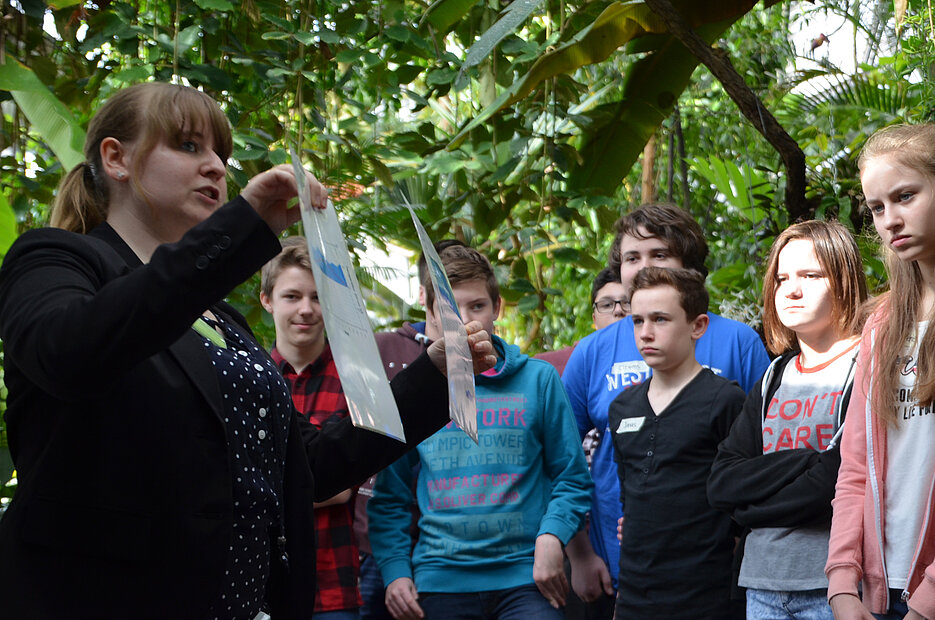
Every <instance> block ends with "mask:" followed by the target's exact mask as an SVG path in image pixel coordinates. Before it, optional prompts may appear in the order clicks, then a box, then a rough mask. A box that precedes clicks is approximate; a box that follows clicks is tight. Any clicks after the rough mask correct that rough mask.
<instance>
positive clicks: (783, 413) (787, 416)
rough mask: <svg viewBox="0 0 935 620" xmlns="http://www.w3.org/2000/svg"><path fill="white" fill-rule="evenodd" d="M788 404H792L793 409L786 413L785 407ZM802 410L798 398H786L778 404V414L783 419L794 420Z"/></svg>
mask: <svg viewBox="0 0 935 620" xmlns="http://www.w3.org/2000/svg"><path fill="white" fill-rule="evenodd" d="M788 405H794V406H795V411H793V412H792V413H787V412H786V409H787V408H788V407H787V406H788ZM801 410H802V401H800V400H787V401H786V402H784V403H783V404H781V405H779V415H780V416H782V419H783V420H794V419H796V418H797V417H799V412H800V411H801Z"/></svg>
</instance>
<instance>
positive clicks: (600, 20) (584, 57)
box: [448, 0, 756, 148]
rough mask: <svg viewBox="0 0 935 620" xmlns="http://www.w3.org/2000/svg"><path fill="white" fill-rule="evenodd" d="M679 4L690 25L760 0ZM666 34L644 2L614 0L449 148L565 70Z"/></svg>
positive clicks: (732, 16)
mask: <svg viewBox="0 0 935 620" xmlns="http://www.w3.org/2000/svg"><path fill="white" fill-rule="evenodd" d="M673 4H674V5H675V6H676V8H678V9H679V10H680V12H681V13H682V15H683V17H684V18H685V19H686V21H688V23H689V24H692V25H693V26H700V25H704V24H712V23H719V22H722V21H728V22H729V23H732V22H733V21H734V20H736V19H738V18H739V17H741V16H742V15H744V14H746V13H747V12H748V11H749V10H750V9H751V8H752V7H753V6H754V5H755V4H756V0H726V1H722V2H716V3H709V2H696V0H676V1H675V2H673ZM665 32H666V27H665V24H664V23H663V22H662V20H661V19H660V18H659V17H658V16H656V14H655V13H653V12H652V10H651V9H650V8H649V7H648V6H646V5H645V4H644V3H643V2H614V3H612V4H610V5H609V6H608V7H607V8H606V9H604V11H603V12H602V13H601V14H600V15H599V16H598V17H597V19H595V20H594V21H593V22H592V23H591V24H590V25H588V26H586V27H585V28H583V29H582V30H581V31H580V32H578V34H576V35H575V36H574V37H573V38H572V39H571V40H569V41H568V42H567V43H565V44H563V45H561V46H559V47H558V48H556V49H555V50H554V51H551V52H548V53H546V54H544V55H543V56H541V57H540V58H539V60H537V61H536V62H535V63H534V64H533V66H532V68H530V69H529V71H528V72H527V73H526V75H524V76H523V77H522V79H520V80H518V81H517V82H515V83H514V84H513V85H512V86H511V87H510V88H508V89H506V90H504V91H503V92H502V93H501V94H500V96H499V97H497V98H496V99H495V100H494V102H493V103H492V104H490V105H489V106H487V107H486V108H485V109H484V110H482V111H481V112H480V113H479V114H478V115H477V116H476V117H475V118H474V119H472V120H471V122H469V123H468V124H467V125H465V127H464V128H463V129H462V130H461V131H460V132H459V133H458V134H457V135H456V136H455V137H454V139H453V140H452V141H451V143H450V144H449V145H448V148H457V147H458V146H460V145H461V144H462V143H463V141H464V139H465V138H466V137H467V135H468V134H469V133H470V132H471V131H472V130H473V129H475V128H477V127H479V126H480V125H481V124H483V123H484V122H485V121H486V120H487V119H489V118H490V117H491V116H493V115H494V114H496V113H497V112H499V111H500V110H502V109H503V108H506V107H508V106H511V105H513V104H514V103H516V102H517V101H520V100H522V99H523V98H524V97H526V96H527V95H528V94H529V93H530V92H532V90H533V89H534V88H536V87H537V86H538V85H539V84H541V83H542V82H543V81H544V80H547V79H549V78H552V77H555V76H556V75H559V74H562V73H571V72H573V71H574V70H576V69H578V68H580V67H583V66H585V65H590V64H594V63H598V62H602V61H604V60H606V59H607V58H608V57H609V56H610V55H611V54H612V53H613V52H614V51H615V50H617V49H618V48H620V47H621V46H622V45H624V44H626V43H629V42H630V41H632V40H633V39H635V38H637V37H641V36H645V35H647V34H657V35H658V34H662V33H665ZM722 32H723V30H722ZM685 53H687V52H685ZM696 64H697V63H696ZM690 75H691V73H690V72H689V76H690ZM657 77H659V76H657ZM662 77H664V76H662ZM686 83H687V81H686ZM683 88H684V86H683ZM679 92H681V90H679Z"/></svg>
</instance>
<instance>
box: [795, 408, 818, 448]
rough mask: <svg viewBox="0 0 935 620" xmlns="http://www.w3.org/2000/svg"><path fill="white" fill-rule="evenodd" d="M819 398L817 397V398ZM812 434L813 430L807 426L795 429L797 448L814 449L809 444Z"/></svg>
mask: <svg viewBox="0 0 935 620" xmlns="http://www.w3.org/2000/svg"><path fill="white" fill-rule="evenodd" d="M816 398H817V396H816ZM811 434H812V429H810V428H809V427H807V426H800V427H799V428H797V429H795V447H796V448H808V449H810V450H811V449H813V448H812V444H810V443H808V436H809V435H811Z"/></svg>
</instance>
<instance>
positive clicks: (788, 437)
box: [776, 428, 793, 451]
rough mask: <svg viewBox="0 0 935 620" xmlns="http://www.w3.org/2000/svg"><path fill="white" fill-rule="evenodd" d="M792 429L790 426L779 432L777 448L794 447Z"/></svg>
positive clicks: (786, 448) (787, 448)
mask: <svg viewBox="0 0 935 620" xmlns="http://www.w3.org/2000/svg"><path fill="white" fill-rule="evenodd" d="M792 445H793V444H792V430H791V429H788V428H784V429H782V432H781V433H779V441H777V442H776V450H777V451H779V450H789V449H791V448H792Z"/></svg>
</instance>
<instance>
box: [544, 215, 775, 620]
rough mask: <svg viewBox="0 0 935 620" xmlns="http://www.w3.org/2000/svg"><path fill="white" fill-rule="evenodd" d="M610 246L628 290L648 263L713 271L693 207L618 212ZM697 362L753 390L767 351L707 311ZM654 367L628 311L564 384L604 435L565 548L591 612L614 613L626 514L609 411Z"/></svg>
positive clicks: (583, 354) (572, 363)
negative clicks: (583, 524) (580, 524)
mask: <svg viewBox="0 0 935 620" xmlns="http://www.w3.org/2000/svg"><path fill="white" fill-rule="evenodd" d="M616 230H617V235H616V238H615V239H614V244H613V246H612V247H611V252H610V261H609V263H610V266H611V267H614V268H617V269H619V271H620V281H621V282H622V283H623V285H624V287H625V288H627V289H629V288H630V286H631V285H632V283H633V278H634V276H635V275H636V273H637V272H638V271H639V270H640V269H641V268H642V267H646V266H655V267H685V268H688V269H694V270H695V271H697V272H699V273H700V274H702V276H704V275H705V274H707V269H706V268H705V265H704V261H705V258H706V257H707V255H708V245H707V243H706V242H705V239H704V233H703V232H702V230H701V227H700V226H699V225H698V223H697V222H695V220H694V219H693V218H692V217H691V214H689V213H688V212H687V211H685V210H683V209H680V208H678V207H676V206H673V205H665V204H649V205H643V206H641V207H639V208H638V209H635V210H634V211H632V212H630V213H628V214H627V215H625V216H623V217H622V218H620V220H618V221H617V224H616ZM695 356H696V358H697V360H698V362H699V363H700V364H701V365H702V366H705V367H706V368H709V369H710V370H711V371H712V372H713V373H714V374H716V375H719V376H722V377H725V378H727V379H733V380H735V381H737V382H738V383H739V384H740V387H741V388H743V390H744V391H749V390H750V389H751V388H752V387H753V386H754V385H755V384H756V382H757V381H758V380H759V379H760V377H762V376H763V373H764V372H765V371H766V367H767V366H768V365H769V356H768V355H767V353H766V349H765V347H764V346H763V342H762V341H761V339H760V337H759V335H758V334H757V333H756V332H755V331H753V330H752V329H751V328H750V327H748V326H747V325H744V324H743V323H739V322H737V321H732V320H730V319H726V318H724V317H721V316H718V315H717V314H714V313H713V312H709V313H708V329H707V331H706V332H705V334H704V335H703V336H702V337H701V338H700V339H699V340H698V342H697V344H696V348H695ZM650 374H651V370H650V367H649V366H648V365H647V364H646V362H644V361H643V359H642V358H641V357H640V354H639V351H638V350H637V348H636V346H635V344H634V340H633V321H632V320H631V319H630V317H626V318H624V319H622V320H620V321H617V322H616V323H614V324H613V325H610V326H608V327H606V328H604V329H602V330H599V331H597V332H594V333H593V334H590V335H588V336H586V337H584V338H583V339H582V340H581V341H580V342H579V343H578V346H577V347H575V350H574V352H573V353H572V355H571V358H570V359H569V360H568V364H567V366H566V367H565V372H564V373H563V374H562V382H563V383H564V385H565V390H566V391H567V392H568V398H569V400H570V401H571V407H572V410H573V411H574V413H575V420H576V422H577V424H578V431H579V433H580V434H581V436H582V437H584V435H585V434H587V432H588V431H590V430H591V429H594V428H596V429H597V430H598V432H599V433H600V442H599V443H598V446H597V449H596V450H595V452H594V453H593V455H592V461H591V475H592V477H593V478H594V495H593V498H592V503H591V518H590V527H589V531H588V533H587V534H586V533H584V532H582V533H579V534H578V535H577V536H576V537H575V538H574V539H573V540H572V542H571V543H569V545H568V547H567V549H566V551H567V552H568V559H569V561H570V562H571V567H572V586H573V588H574V590H575V592H576V593H577V594H578V596H580V597H581V598H582V599H583V600H585V601H588V602H595V603H596V604H597V608H596V609H595V610H594V611H595V614H596V615H594V616H593V617H594V618H596V619H605V618H606V619H608V620H609V618H610V617H611V616H612V615H613V605H612V602H613V593H614V591H615V590H616V583H612V580H616V578H617V573H618V572H619V569H618V557H619V550H620V547H619V544H618V542H617V520H618V519H619V518H620V517H621V516H622V512H621V510H620V508H621V507H620V503H619V502H618V501H617V498H619V497H620V488H619V484H618V481H617V468H616V466H615V465H614V462H613V457H612V454H613V449H612V446H611V442H610V441H609V440H607V439H606V438H607V411H608V408H609V406H610V403H611V401H613V399H614V398H615V397H616V396H617V395H618V394H619V393H621V392H622V391H623V390H624V389H626V388H627V387H630V386H631V385H636V384H638V383H641V382H643V381H645V380H646V379H647V378H648V377H649V376H650Z"/></svg>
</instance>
